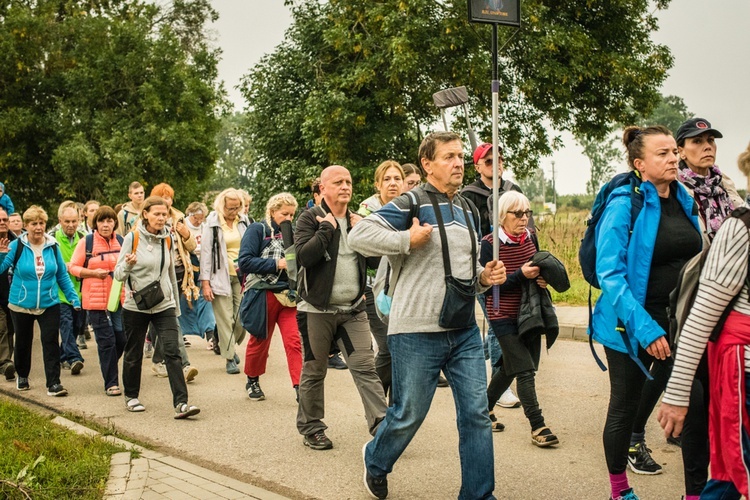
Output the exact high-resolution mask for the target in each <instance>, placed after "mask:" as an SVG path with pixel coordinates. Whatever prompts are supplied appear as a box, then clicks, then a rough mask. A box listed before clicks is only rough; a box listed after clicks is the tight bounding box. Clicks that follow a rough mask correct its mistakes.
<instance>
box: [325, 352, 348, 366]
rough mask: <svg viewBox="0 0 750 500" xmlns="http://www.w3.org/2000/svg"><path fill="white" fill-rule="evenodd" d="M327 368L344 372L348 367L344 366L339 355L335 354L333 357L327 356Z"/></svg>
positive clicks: (338, 353)
mask: <svg viewBox="0 0 750 500" xmlns="http://www.w3.org/2000/svg"><path fill="white" fill-rule="evenodd" d="M328 368H333V369H334V370H346V369H347V368H349V367H348V366H346V362H345V361H344V360H343V359H341V353H340V352H337V353H336V354H334V355H333V356H328Z"/></svg>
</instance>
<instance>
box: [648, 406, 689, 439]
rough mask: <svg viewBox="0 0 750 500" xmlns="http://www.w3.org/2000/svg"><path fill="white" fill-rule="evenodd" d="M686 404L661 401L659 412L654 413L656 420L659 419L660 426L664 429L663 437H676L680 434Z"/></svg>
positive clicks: (686, 410) (685, 413)
mask: <svg viewBox="0 0 750 500" xmlns="http://www.w3.org/2000/svg"><path fill="white" fill-rule="evenodd" d="M687 412H688V407H687V406H674V405H670V404H667V403H662V404H661V406H660V407H659V412H658V413H657V414H656V420H658V421H659V424H660V425H661V428H662V429H664V436H665V437H668V438H669V437H672V436H674V437H678V436H679V435H680V434H682V426H683V425H684V423H685V415H687Z"/></svg>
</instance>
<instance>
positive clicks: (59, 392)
mask: <svg viewBox="0 0 750 500" xmlns="http://www.w3.org/2000/svg"><path fill="white" fill-rule="evenodd" d="M67 395H68V390H67V389H66V388H65V387H63V386H62V385H60V384H55V385H53V386H52V387H48V388H47V396H55V397H61V396H67Z"/></svg>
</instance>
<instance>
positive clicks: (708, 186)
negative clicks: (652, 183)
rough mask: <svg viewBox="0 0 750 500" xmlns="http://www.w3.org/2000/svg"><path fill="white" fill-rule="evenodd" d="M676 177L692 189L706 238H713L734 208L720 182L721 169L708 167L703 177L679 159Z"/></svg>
mask: <svg viewBox="0 0 750 500" xmlns="http://www.w3.org/2000/svg"><path fill="white" fill-rule="evenodd" d="M678 177H679V180H680V182H682V183H683V184H684V185H685V186H687V187H688V188H689V189H692V190H693V196H694V197H695V201H696V202H697V203H698V209H699V210H700V213H701V215H702V216H703V219H704V220H705V221H706V233H707V234H708V239H709V240H713V238H714V235H715V234H716V231H718V230H719V227H720V226H721V223H722V222H724V219H726V218H727V217H728V216H729V214H730V213H731V212H732V210H734V205H733V204H732V200H730V199H729V196H728V195H727V192H726V190H725V189H724V186H723V183H722V179H723V177H722V175H721V170H719V167H717V166H716V165H714V166H713V167H710V168H709V169H708V175H707V176H705V177H704V176H702V175H698V174H696V173H695V172H693V171H692V170H690V167H688V166H687V164H686V163H685V162H684V161H681V162H680V168H679V170H678Z"/></svg>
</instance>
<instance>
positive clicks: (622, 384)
mask: <svg viewBox="0 0 750 500" xmlns="http://www.w3.org/2000/svg"><path fill="white" fill-rule="evenodd" d="M604 353H605V354H606V355H607V364H608V365H609V387H610V389H609V409H608V410H607V421H606V422H605V424H604V433H603V441H604V456H605V458H606V459H607V469H608V470H609V473H610V474H621V473H623V472H625V468H626V467H627V465H628V448H629V447H630V435H631V434H632V433H633V423H634V422H635V417H636V413H637V412H638V403H639V402H640V400H641V392H642V390H643V383H644V382H645V381H646V375H645V374H644V373H643V372H642V371H641V369H640V368H639V367H638V365H636V364H635V362H634V361H633V360H632V359H630V356H628V355H627V354H626V353H623V352H619V351H615V350H613V349H610V348H608V347H605V348H604ZM638 357H639V358H640V360H641V361H642V362H643V364H644V365H646V366H649V365H650V364H651V363H652V362H653V361H654V358H652V357H651V356H649V354H648V353H646V351H644V350H643V349H641V348H639V349H638Z"/></svg>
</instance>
